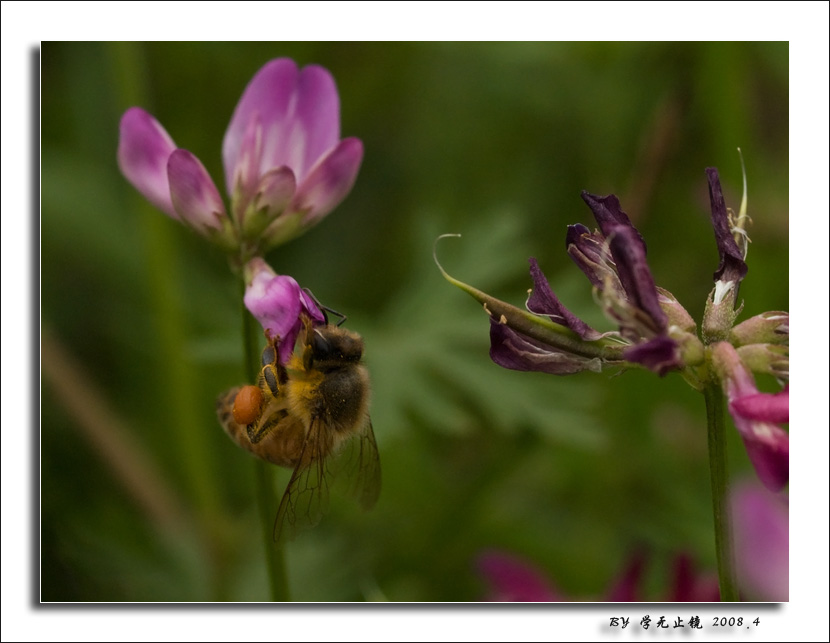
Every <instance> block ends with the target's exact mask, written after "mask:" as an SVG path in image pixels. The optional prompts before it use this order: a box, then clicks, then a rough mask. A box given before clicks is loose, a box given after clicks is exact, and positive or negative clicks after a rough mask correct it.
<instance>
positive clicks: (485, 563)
mask: <svg viewBox="0 0 830 643" xmlns="http://www.w3.org/2000/svg"><path fill="white" fill-rule="evenodd" d="M477 566H478V570H479V573H480V574H481V575H482V576H483V577H484V578H485V580H486V581H487V584H488V585H489V586H490V592H489V595H488V597H487V600H488V601H493V602H537V603H538V602H549V601H560V600H562V599H561V597H560V596H559V595H558V594H557V592H556V591H555V590H554V589H553V588H551V587H550V586H549V584H548V582H547V580H546V579H545V577H544V576H543V575H542V574H541V573H540V572H539V571H538V570H537V569H536V568H534V567H533V566H532V565H530V564H528V563H526V562H525V561H523V560H521V559H519V558H518V557H516V556H511V555H509V554H503V553H500V552H495V551H490V552H486V553H483V554H481V555H480V556H479V557H478V561H477Z"/></svg>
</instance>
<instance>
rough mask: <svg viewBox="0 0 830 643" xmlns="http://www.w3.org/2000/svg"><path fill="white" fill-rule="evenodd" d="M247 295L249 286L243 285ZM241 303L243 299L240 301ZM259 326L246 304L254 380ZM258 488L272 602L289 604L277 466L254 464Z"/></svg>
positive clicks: (248, 359) (245, 333) (248, 362)
mask: <svg viewBox="0 0 830 643" xmlns="http://www.w3.org/2000/svg"><path fill="white" fill-rule="evenodd" d="M242 289H243V294H244V289H245V285H244V283H243V285H242ZM240 301H241V300H240ZM258 334H259V325H258V324H257V323H256V320H255V319H254V318H253V317H252V316H251V315H250V313H248V311H247V309H246V308H245V306H244V304H243V305H242V341H243V344H244V346H243V348H244V352H245V372H246V373H247V375H248V376H249V377H251V378H253V380H252V381H256V378H257V376H258V375H259V344H258V340H257V337H258ZM254 473H255V479H254V485H255V487H256V498H257V504H258V505H259V519H260V525H261V532H262V544H263V546H264V547H265V567H266V569H267V570H268V581H269V585H270V587H271V600H272V601H282V602H284V601H289V600H291V599H290V598H289V593H288V576H287V574H286V569H285V553H284V550H283V549H282V547H279V546H277V544H276V543H275V542H274V516H276V515H277V505H276V503H275V500H276V498H275V496H274V478H275V475H274V474H275V473H276V470H275V469H274V466H273V465H271V464H269V463H267V462H264V461H262V460H257V461H256V462H255V463H254Z"/></svg>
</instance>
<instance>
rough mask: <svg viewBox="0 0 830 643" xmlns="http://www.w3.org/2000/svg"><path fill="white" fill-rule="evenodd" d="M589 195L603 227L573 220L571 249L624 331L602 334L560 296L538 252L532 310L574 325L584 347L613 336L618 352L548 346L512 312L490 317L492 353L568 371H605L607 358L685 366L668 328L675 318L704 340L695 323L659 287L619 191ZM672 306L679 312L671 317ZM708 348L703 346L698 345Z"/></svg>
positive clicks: (508, 361)
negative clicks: (513, 319)
mask: <svg viewBox="0 0 830 643" xmlns="http://www.w3.org/2000/svg"><path fill="white" fill-rule="evenodd" d="M582 198H583V199H584V200H585V202H586V203H587V204H588V206H589V207H590V208H591V210H592V211H593V213H594V216H595V218H596V220H597V223H598V224H599V227H600V229H599V230H595V231H594V232H591V230H589V229H588V228H587V227H585V226H584V225H582V224H576V225H572V226H569V227H568V233H567V236H566V246H567V249H568V254H569V255H570V256H571V258H572V259H573V260H574V262H575V263H576V264H577V266H579V268H580V269H581V270H582V271H583V272H584V273H585V275H586V276H587V277H588V279H589V281H590V282H591V284H592V285H593V286H594V288H596V289H597V292H599V293H600V299H601V302H602V306H603V310H604V311H605V313H606V315H607V316H608V317H609V318H610V319H612V320H614V321H615V322H616V323H617V324H619V327H620V330H619V332H610V333H605V334H601V333H599V332H598V331H596V330H594V329H593V328H591V327H590V326H589V325H588V324H586V323H585V322H584V321H582V320H581V319H580V318H579V317H577V316H576V315H574V314H573V313H571V312H570V311H569V310H568V309H567V308H566V307H565V306H564V305H563V304H562V302H560V301H559V299H558V298H557V297H556V295H555V294H554V293H553V290H552V289H551V287H550V284H549V283H548V281H547V279H546V278H545V276H544V274H543V273H542V271H541V269H540V268H539V264H538V263H537V262H536V260H535V259H534V258H531V259H530V275H531V278H532V279H533V289H532V290H531V291H530V296H529V298H528V300H527V303H526V307H527V309H528V310H529V311H530V312H531V313H533V314H535V315H540V316H546V317H547V318H548V319H550V321H551V322H553V323H555V324H557V325H559V326H561V327H563V328H565V329H567V330H568V331H571V332H572V333H573V334H575V336H576V337H577V338H578V340H581V342H582V347H584V346H585V345H586V344H587V343H590V342H597V340H606V341H607V340H609V339H611V340H613V339H614V338H616V342H617V343H618V349H619V350H617V351H605V352H604V353H603V352H601V353H600V355H598V354H597V353H596V352H589V353H587V354H586V353H585V352H580V350H579V348H580V345H579V344H578V343H576V344H574V347H573V348H570V347H563V346H562V345H561V343H557V344H554V345H546V344H545V342H544V341H539V340H538V339H537V338H534V337H532V336H530V335H528V334H527V333H526V332H522V330H520V329H518V328H517V327H516V325H515V324H511V323H510V319H509V318H508V317H507V316H504V317H503V318H502V317H497V316H495V315H491V317H490V357H491V358H492V359H493V361H494V362H496V363H497V364H499V365H500V366H504V367H505V368H511V369H514V370H524V371H542V372H544V373H551V374H554V375H568V374H571V373H577V372H580V371H585V370H590V371H595V372H599V371H600V370H601V369H602V366H603V364H604V363H611V362H615V363H619V362H622V361H628V362H634V363H638V364H640V365H642V366H645V367H646V368H648V369H650V370H652V371H654V372H656V373H659V374H660V375H665V374H666V373H667V372H669V371H670V370H673V369H676V368H680V367H681V366H682V365H683V359H682V355H681V345H680V344H679V343H678V341H677V340H676V339H675V338H674V337H672V336H670V335H669V328H670V321H671V322H673V323H674V325H676V326H677V329H676V334H677V335H678V336H682V337H683V338H684V340H685V339H686V338H688V340H689V341H691V342H694V343H699V342H697V340H696V338H695V337H694V336H693V335H692V334H691V332H690V331H692V330H694V322H693V321H692V320H691V317H690V316H689V314H688V313H687V312H686V311H685V310H683V308H682V306H680V304H679V303H678V302H677V300H676V299H675V298H674V297H673V296H672V295H671V294H670V293H668V292H666V291H664V290H660V289H658V288H657V287H656V286H655V284H654V279H653V277H652V276H651V271H650V269H649V267H648V263H647V262H646V246H645V243H644V242H643V239H642V237H641V236H640V233H639V232H638V231H637V229H636V228H635V227H634V226H633V225H632V224H631V221H630V220H629V218H628V216H627V215H626V214H625V212H623V211H622V209H621V208H620V203H619V200H618V199H617V197H616V196H614V195H609V196H607V197H598V196H594V195H592V194H589V193H587V192H583V193H582ZM667 310H668V311H670V312H671V314H672V318H671V320H670V316H669V313H667V312H666V311H667ZM698 352H702V351H698Z"/></svg>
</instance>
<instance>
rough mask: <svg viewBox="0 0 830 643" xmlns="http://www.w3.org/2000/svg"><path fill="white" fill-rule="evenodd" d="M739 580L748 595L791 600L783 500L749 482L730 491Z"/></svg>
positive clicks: (787, 520)
mask: <svg viewBox="0 0 830 643" xmlns="http://www.w3.org/2000/svg"><path fill="white" fill-rule="evenodd" d="M730 507H731V510H732V524H733V533H734V539H735V566H736V572H737V575H738V583H739V585H740V588H741V591H742V592H743V593H745V594H746V598H747V599H750V600H752V599H756V600H757V599H760V600H767V601H788V600H790V518H789V509H788V507H787V503H786V501H785V500H784V499H783V498H781V497H780V496H778V495H774V494H771V493H769V492H768V491H767V490H766V489H763V488H761V487H759V486H758V485H756V484H752V483H750V482H742V483H739V484H737V485H735V487H734V489H733V490H732V492H731V494H730Z"/></svg>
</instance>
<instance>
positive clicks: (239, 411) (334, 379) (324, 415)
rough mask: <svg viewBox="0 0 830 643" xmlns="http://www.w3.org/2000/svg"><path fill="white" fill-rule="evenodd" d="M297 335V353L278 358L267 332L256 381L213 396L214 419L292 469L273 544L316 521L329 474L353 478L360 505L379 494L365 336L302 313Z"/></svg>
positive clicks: (239, 439)
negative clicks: (364, 357)
mask: <svg viewBox="0 0 830 643" xmlns="http://www.w3.org/2000/svg"><path fill="white" fill-rule="evenodd" d="M343 321H345V318H343V320H341V321H340V323H341V324H342V323H343ZM300 337H301V338H302V343H303V348H302V352H301V355H297V354H294V355H292V357H291V359H290V360H289V362H288V364H286V365H283V364H280V362H279V350H278V349H279V338H278V337H277V338H272V337H269V336H268V334H267V333H266V338H267V340H268V341H267V344H266V346H265V348H264V349H263V351H262V369H261V371H260V374H259V377H258V382H257V385H256V386H252V385H247V386H242V387H235V388H232V389H230V390H229V391H227V392H226V393H224V394H222V395H221V396H220V397H219V399H218V400H217V402H216V412H217V416H218V418H219V422H220V424H221V425H222V428H224V429H225V432H226V433H227V434H228V435H229V436H230V437H231V439H232V440H233V441H234V442H236V443H237V444H238V445H239V446H241V447H242V448H243V449H246V450H247V451H249V452H251V453H252V454H253V455H255V456H257V457H259V458H262V459H263V460H267V461H268V462H271V463H273V464H276V465H279V466H281V467H288V468H293V470H294V471H293V473H292V475H291V479H290V481H289V482H288V486H287V487H286V490H285V493H284V494H283V496H282V500H281V501H280V506H279V509H278V510H277V516H276V518H275V520H274V540H275V541H277V542H278V543H281V542H284V541H285V540H290V539H292V538H293V537H294V536H295V535H296V533H297V531H299V530H300V529H304V528H307V527H312V526H314V525H316V524H317V523H318V522H319V520H320V518H321V517H322V515H323V514H324V513H325V512H326V510H327V508H328V496H329V487H330V486H331V484H332V482H333V481H336V480H343V481H347V482H349V483H351V489H350V490H349V491H350V492H351V495H353V496H354V497H355V498H356V499H357V501H358V503H359V504H360V506H361V507H362V508H363V509H371V508H372V506H374V504H375V502H376V501H377V499H378V495H379V493H380V459H379V456H378V448H377V444H376V443H375V434H374V431H373V429H372V421H371V419H370V417H369V410H368V409H369V375H368V372H367V370H366V367H365V366H364V365H363V364H362V363H361V358H362V355H363V339H362V338H361V337H360V335H358V334H357V333H354V332H351V331H349V330H346V329H344V328H340V325H339V324H338V325H332V324H329V323H326V324H325V325H317V326H315V325H313V323H312V321H311V320H310V319H308V318H306V317H304V318H303V331H301V333H300Z"/></svg>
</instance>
